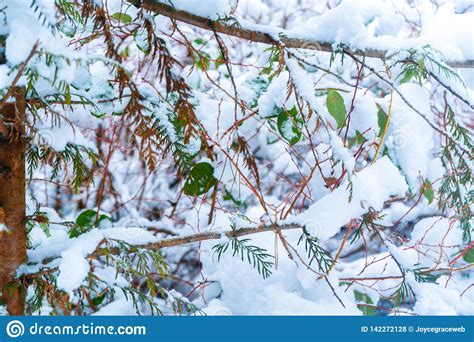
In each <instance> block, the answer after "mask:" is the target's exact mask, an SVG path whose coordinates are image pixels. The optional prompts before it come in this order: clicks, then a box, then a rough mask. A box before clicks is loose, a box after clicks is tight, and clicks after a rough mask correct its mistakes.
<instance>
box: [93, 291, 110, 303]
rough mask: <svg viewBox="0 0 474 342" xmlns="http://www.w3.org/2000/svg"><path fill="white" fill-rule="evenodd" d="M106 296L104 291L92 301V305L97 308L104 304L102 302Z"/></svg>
mask: <svg viewBox="0 0 474 342" xmlns="http://www.w3.org/2000/svg"><path fill="white" fill-rule="evenodd" d="M106 296H107V292H106V291H104V292H103V293H102V294H101V295H99V296H97V297H95V298H94V299H92V303H93V304H94V305H95V306H98V305H100V304H102V302H103V301H104V299H105V297H106Z"/></svg>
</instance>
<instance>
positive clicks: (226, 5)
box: [160, 0, 235, 20]
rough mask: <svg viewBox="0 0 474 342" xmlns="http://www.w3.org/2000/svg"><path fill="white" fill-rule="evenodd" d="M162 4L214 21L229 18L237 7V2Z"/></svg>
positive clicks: (174, 1)
mask: <svg viewBox="0 0 474 342" xmlns="http://www.w3.org/2000/svg"><path fill="white" fill-rule="evenodd" d="M160 2H162V3H165V4H167V5H171V6H173V7H174V8H176V9H178V10H184V11H188V12H191V13H193V14H195V15H198V16H200V17H204V18H209V19H213V20H217V19H219V18H225V17H227V16H228V15H229V14H230V12H231V10H232V8H233V7H234V6H235V0H206V1H200V0H172V1H171V0H160Z"/></svg>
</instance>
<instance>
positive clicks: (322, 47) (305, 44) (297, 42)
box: [128, 0, 474, 68]
mask: <svg viewBox="0 0 474 342" xmlns="http://www.w3.org/2000/svg"><path fill="white" fill-rule="evenodd" d="M128 1H129V2H131V3H136V1H133V0H128ZM140 7H141V8H143V9H145V10H148V11H151V12H153V13H156V14H161V15H164V16H166V17H169V18H171V19H173V20H178V21H181V22H183V23H186V24H190V25H193V26H196V27H199V28H202V29H205V30H211V31H216V32H219V33H223V34H226V35H229V36H234V37H238V38H242V39H246V40H250V41H253V42H258V43H264V44H270V45H281V46H285V47H287V48H299V49H308V50H318V51H325V52H334V45H333V42H325V41H319V40H311V39H303V38H299V37H291V36H288V35H287V33H286V32H284V30H282V29H279V28H276V27H272V26H265V25H255V24H251V25H248V26H249V27H245V26H247V25H241V24H242V23H241V22H235V21H230V24H229V22H228V21H224V20H211V19H208V18H204V17H201V16H198V15H196V14H193V13H191V12H188V11H184V10H180V9H176V8H174V7H173V6H170V5H167V4H164V3H162V2H157V1H156V0H143V2H142V3H141V4H140ZM352 53H353V54H355V55H359V56H365V57H371V58H380V59H384V58H386V57H389V55H390V53H389V52H388V51H386V50H380V49H376V48H366V49H363V50H356V51H352ZM447 64H448V65H449V66H451V67H453V68H474V60H472V59H468V60H452V61H449V62H447Z"/></svg>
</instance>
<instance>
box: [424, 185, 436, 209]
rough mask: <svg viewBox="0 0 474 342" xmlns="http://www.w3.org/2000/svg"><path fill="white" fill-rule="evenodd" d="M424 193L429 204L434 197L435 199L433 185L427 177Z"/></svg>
mask: <svg viewBox="0 0 474 342" xmlns="http://www.w3.org/2000/svg"><path fill="white" fill-rule="evenodd" d="M423 195H424V196H425V197H426V199H427V200H428V203H429V204H431V203H432V202H433V199H434V191H433V185H432V184H431V182H430V181H429V180H428V179H426V180H425V183H424V184H423Z"/></svg>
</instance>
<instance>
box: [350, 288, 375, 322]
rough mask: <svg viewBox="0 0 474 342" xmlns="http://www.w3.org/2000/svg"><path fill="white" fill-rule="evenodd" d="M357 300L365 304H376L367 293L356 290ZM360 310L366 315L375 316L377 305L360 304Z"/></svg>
mask: <svg viewBox="0 0 474 342" xmlns="http://www.w3.org/2000/svg"><path fill="white" fill-rule="evenodd" d="M354 297H355V300H356V301H357V302H359V303H364V304H369V305H370V304H374V302H373V301H372V299H371V298H370V297H369V296H368V295H367V294H365V293H362V292H359V291H357V290H356V291H354ZM359 310H360V311H362V313H363V314H364V316H374V315H375V307H373V306H366V305H359Z"/></svg>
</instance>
